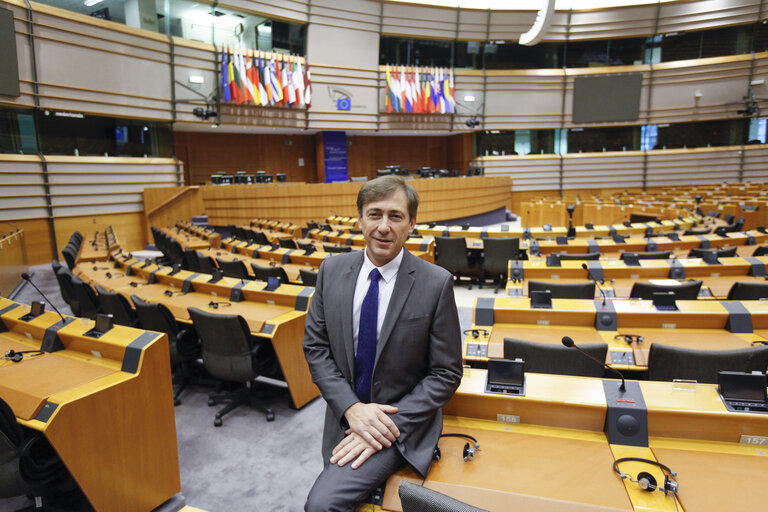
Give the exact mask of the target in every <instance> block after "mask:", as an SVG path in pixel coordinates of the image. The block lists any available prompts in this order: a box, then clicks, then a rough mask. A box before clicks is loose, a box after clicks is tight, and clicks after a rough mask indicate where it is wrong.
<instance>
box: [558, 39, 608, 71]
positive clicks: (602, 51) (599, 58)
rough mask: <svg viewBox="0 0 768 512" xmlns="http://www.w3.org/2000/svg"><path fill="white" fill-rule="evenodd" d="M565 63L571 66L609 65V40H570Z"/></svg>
mask: <svg viewBox="0 0 768 512" xmlns="http://www.w3.org/2000/svg"><path fill="white" fill-rule="evenodd" d="M565 65H566V67H569V68H586V67H589V66H607V65H609V61H608V41H605V40H603V41H569V42H568V45H567V47H566V51H565Z"/></svg>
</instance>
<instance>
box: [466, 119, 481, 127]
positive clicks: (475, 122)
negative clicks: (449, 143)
mask: <svg viewBox="0 0 768 512" xmlns="http://www.w3.org/2000/svg"><path fill="white" fill-rule="evenodd" d="M464 124H466V125H467V128H477V127H478V126H480V121H479V120H478V119H477V117H470V118H469V119H467V120H466V121H465V122H464Z"/></svg>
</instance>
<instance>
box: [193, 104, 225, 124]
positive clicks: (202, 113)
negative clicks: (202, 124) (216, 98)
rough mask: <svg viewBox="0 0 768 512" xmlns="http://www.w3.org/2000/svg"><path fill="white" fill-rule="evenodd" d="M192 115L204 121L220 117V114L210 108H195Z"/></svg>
mask: <svg viewBox="0 0 768 512" xmlns="http://www.w3.org/2000/svg"><path fill="white" fill-rule="evenodd" d="M192 114H194V115H195V117H199V118H200V119H202V120H203V121H207V120H208V119H210V118H212V117H216V116H217V115H219V113H218V112H216V111H215V110H213V109H212V108H210V107H207V108H203V107H196V108H193V109H192Z"/></svg>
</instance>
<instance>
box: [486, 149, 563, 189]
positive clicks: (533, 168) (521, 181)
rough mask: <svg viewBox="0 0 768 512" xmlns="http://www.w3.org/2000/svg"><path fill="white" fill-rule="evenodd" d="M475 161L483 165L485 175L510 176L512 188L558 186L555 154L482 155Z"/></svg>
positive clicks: (551, 187)
mask: <svg viewBox="0 0 768 512" xmlns="http://www.w3.org/2000/svg"><path fill="white" fill-rule="evenodd" d="M475 161H477V162H480V165H481V166H482V167H485V175H486V176H510V177H511V178H512V180H513V182H512V190H513V191H521V190H551V189H559V187H560V160H559V157H558V156H557V155H525V156H514V157H513V156H484V157H477V158H475Z"/></svg>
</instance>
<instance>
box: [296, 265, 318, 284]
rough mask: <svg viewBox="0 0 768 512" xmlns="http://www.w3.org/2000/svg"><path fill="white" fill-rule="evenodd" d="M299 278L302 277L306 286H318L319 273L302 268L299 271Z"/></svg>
mask: <svg viewBox="0 0 768 512" xmlns="http://www.w3.org/2000/svg"><path fill="white" fill-rule="evenodd" d="M299 276H300V277H301V284H303V285H304V286H315V285H316V284H317V272H312V271H311V270H304V269H303V268H301V269H299Z"/></svg>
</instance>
